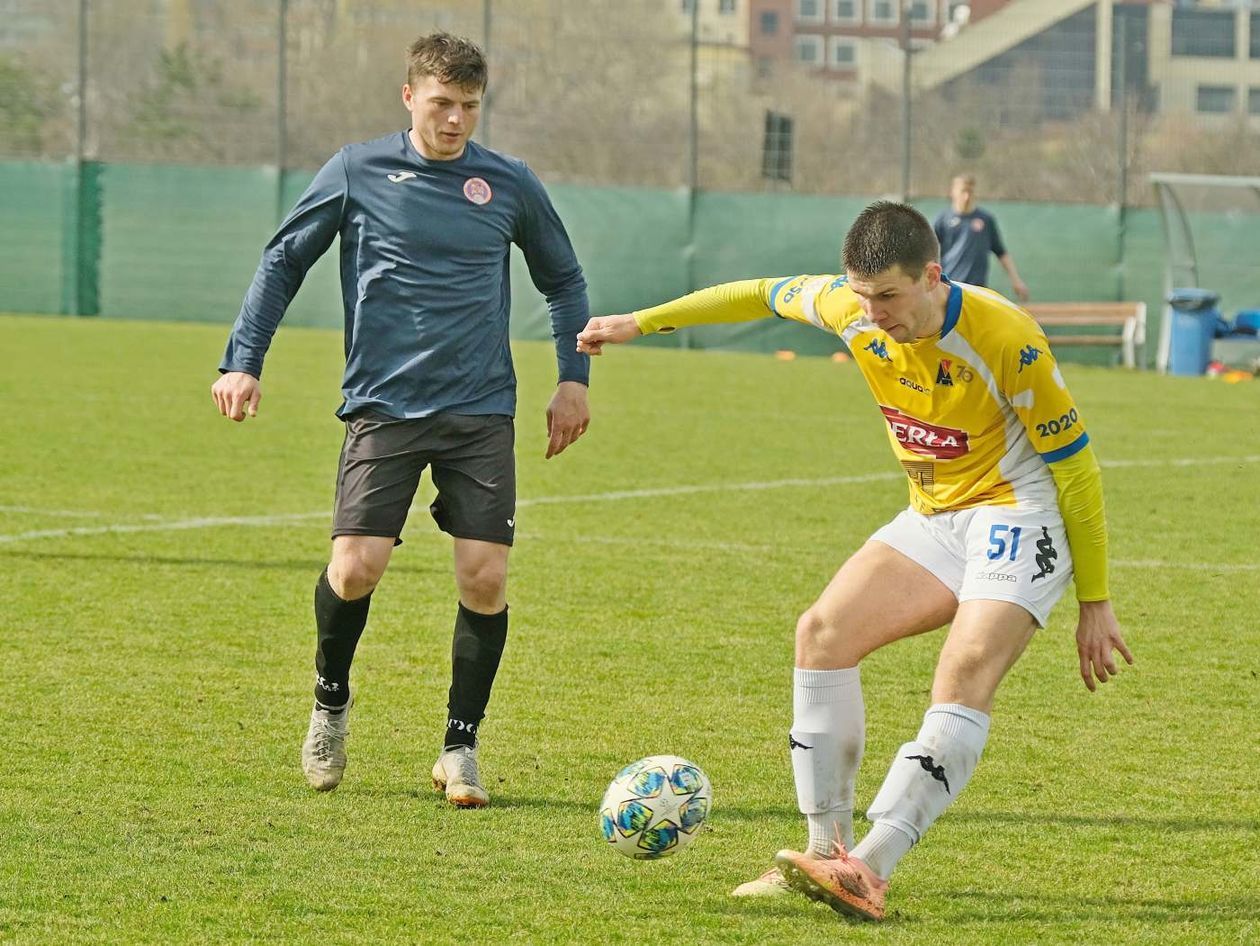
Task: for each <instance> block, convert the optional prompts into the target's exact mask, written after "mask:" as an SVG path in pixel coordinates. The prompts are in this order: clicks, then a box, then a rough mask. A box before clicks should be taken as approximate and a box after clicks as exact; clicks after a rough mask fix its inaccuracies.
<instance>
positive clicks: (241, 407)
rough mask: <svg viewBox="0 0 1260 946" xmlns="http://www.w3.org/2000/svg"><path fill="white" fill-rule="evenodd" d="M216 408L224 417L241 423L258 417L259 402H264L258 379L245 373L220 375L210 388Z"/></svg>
mask: <svg viewBox="0 0 1260 946" xmlns="http://www.w3.org/2000/svg"><path fill="white" fill-rule="evenodd" d="M210 396H211V397H213V398H214V406H215V407H217V408H218V409H219V413H220V414H222V415H223V416H224V417H229V418H231V419H232V420H234V421H236V422H237V423H240V422H241V421H243V420H244V419H245V417H246V414H248V416H250V417H257V416H258V402H259V401H261V400H262V387H261V385H260V384H259V383H258V379H257V378H255V377H254V376H253V375H252V374H246V373H245V372H244V371H229V372H228V373H227V374H222V375H219V380H218V381H216V382H214V384H213V385H211V387H210Z"/></svg>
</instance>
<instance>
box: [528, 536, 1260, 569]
mask: <svg viewBox="0 0 1260 946" xmlns="http://www.w3.org/2000/svg"><path fill="white" fill-rule="evenodd" d="M516 537H517V538H518V539H528V540H530V541H535V542H538V541H541V542H546V541H547V540H548V538H549V536H547V535H546V534H544V533H541V532H532V531H531V532H518V533H517V534H516ZM560 541H563V542H566V543H569V544H573V545H638V546H653V547H656V548H665V549H678V550H680V551H683V552H688V551H698V550H699V551H705V550H707V551H717V552H736V553H742V554H749V555H767V554H770V555H773V554H776V553H781V552H785V551H787V552H799V553H801V554H808V555H816V554H817V552H818V550H817V549H816V548H812V547H805V546H799V545H758V544H754V543H748V542H723V541H721V540H720V539H715V540H703V539H700V540H692V539H662V538H646V537H634V536H610V535H576V536H574V535H569V536H565V537H564V538H563V539H561V540H560ZM1111 565H1112V567H1113V568H1144V569H1152V568H1181V569H1189V570H1190V571H1201V572H1254V571H1260V563H1256V562H1242V563H1227V562H1164V561H1157V560H1154V559H1142V560H1132V559H1116V560H1113V561H1112V562H1111Z"/></svg>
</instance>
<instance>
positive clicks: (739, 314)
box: [634, 279, 774, 335]
mask: <svg viewBox="0 0 1260 946" xmlns="http://www.w3.org/2000/svg"><path fill="white" fill-rule="evenodd" d="M768 282H771V280H769V279H744V280H740V281H739V282H728V283H722V284H721V285H720V286H711V287H709V288H708V289H701V290H699V291H697V292H693V293H690V294H689V295H685V296H683V297H681V298H679V299H674V300H673V301H671V302H666V303H664V304H662V305H658V306H653V307H652V308H650V309H640V310H639V311H638V312H636V313H634V321H635V323H636V324H637V325H638V326H639V331H640V332H642V333H643V334H644V335H647V334H649V333H651V332H672V331H674V329H677V328H686V327H687V326H688V325H712V324H714V323H717V322H751V321H753V320H754V319H768V318H769V317H770V316H772V315H774V312H773V311H772V310H771V309H770V307H769V305H768V304H767V301H766V295H765V290H764V287H763V284H764V283H768Z"/></svg>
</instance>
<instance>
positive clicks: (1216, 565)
mask: <svg viewBox="0 0 1260 946" xmlns="http://www.w3.org/2000/svg"><path fill="white" fill-rule="evenodd" d="M1111 564H1112V565H1115V566H1116V567H1117V568H1188V569H1190V570H1191V571H1196V572H1255V571H1260V562H1236V563H1235V562H1161V561H1157V560H1155V559H1151V560H1149V561H1148V560H1138V561H1126V560H1124V559H1120V560H1118V561H1114V562H1112V563H1111Z"/></svg>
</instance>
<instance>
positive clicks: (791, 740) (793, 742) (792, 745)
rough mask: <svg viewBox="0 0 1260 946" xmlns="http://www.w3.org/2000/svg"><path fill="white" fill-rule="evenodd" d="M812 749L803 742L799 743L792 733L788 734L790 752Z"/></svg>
mask: <svg viewBox="0 0 1260 946" xmlns="http://www.w3.org/2000/svg"><path fill="white" fill-rule="evenodd" d="M812 748H814V747H813V746H807V745H805V743H803V742H797V741H796V737H795V736H793V735H792V734H791V733H788V750H789V751H791V750H792V749H812Z"/></svg>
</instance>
